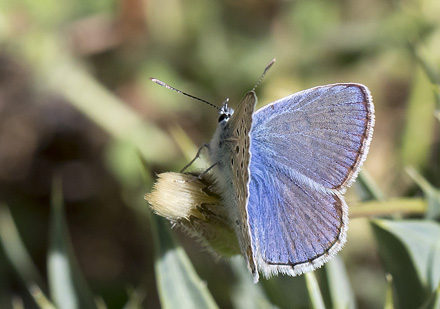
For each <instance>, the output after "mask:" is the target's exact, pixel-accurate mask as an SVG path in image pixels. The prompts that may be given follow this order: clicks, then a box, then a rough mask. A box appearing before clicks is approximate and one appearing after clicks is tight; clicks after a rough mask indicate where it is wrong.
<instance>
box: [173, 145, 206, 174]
mask: <svg viewBox="0 0 440 309" xmlns="http://www.w3.org/2000/svg"><path fill="white" fill-rule="evenodd" d="M205 147H206V148H208V149H209V145H208V144H203V145H202V146H200V148H199V150H198V151H197V154H196V156H195V157H194V159H192V160H191V161H190V162H189V163H188V164H187V165H185V166H184V167H183V168H182V170H181V171H180V172H181V173H183V172H184V171H185V170H186V169H187V168H188V167H190V166H191V165H192V164H193V163H194V161H195V160H197V159H198V158H200V153H201V152H202V150H203V148H205ZM210 169H211V167H210V168H209V169H208V170H210Z"/></svg>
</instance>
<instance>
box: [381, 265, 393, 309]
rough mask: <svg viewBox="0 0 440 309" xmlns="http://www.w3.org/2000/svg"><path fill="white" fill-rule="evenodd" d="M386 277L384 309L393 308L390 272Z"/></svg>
mask: <svg viewBox="0 0 440 309" xmlns="http://www.w3.org/2000/svg"><path fill="white" fill-rule="evenodd" d="M386 278H387V292H386V295H385V305H384V306H383V307H384V309H394V300H393V277H392V276H391V275H390V274H387V275H386Z"/></svg>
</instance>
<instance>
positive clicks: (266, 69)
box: [252, 58, 277, 91]
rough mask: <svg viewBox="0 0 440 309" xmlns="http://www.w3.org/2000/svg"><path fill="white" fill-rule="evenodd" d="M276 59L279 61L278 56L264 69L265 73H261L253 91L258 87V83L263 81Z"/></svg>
mask: <svg viewBox="0 0 440 309" xmlns="http://www.w3.org/2000/svg"><path fill="white" fill-rule="evenodd" d="M275 61H277V59H276V58H273V59H272V60H271V61H270V62H269V64H268V65H267V66H266V68H265V69H264V71H263V74H261V76H260V79H259V80H258V82H257V83H256V84H255V86H254V88H252V91H255V89H257V87H258V85H259V84H260V83H261V81H262V80H263V78H264V75H266V72H267V71H269V69H270V68H271V67H272V65H273V64H274V63H275Z"/></svg>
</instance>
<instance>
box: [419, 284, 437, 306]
mask: <svg viewBox="0 0 440 309" xmlns="http://www.w3.org/2000/svg"><path fill="white" fill-rule="evenodd" d="M421 309H440V285H439V286H438V288H437V289H436V290H435V291H434V292H433V293H432V294H431V296H430V297H429V298H428V300H427V301H426V302H425V303H424V304H423V306H422V307H421Z"/></svg>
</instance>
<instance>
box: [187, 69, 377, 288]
mask: <svg viewBox="0 0 440 309" xmlns="http://www.w3.org/2000/svg"><path fill="white" fill-rule="evenodd" d="M271 64H272V63H271ZM271 64H270V65H271ZM270 65H269V66H268V67H270ZM266 70H267V68H266ZM263 75H264V74H263ZM254 89H255V88H254ZM256 102H257V97H256V94H255V91H254V90H252V91H249V92H248V93H247V94H246V95H245V96H244V98H243V100H242V101H241V103H240V104H239V106H238V107H237V109H236V110H235V111H234V110H232V109H230V108H229V107H228V106H227V103H226V104H225V105H224V106H223V108H222V109H221V111H220V118H219V120H220V121H219V125H218V128H217V130H216V132H215V134H214V136H213V138H212V140H211V142H210V144H209V146H208V149H209V160H210V162H211V164H212V169H211V170H210V171H209V173H210V175H211V176H210V177H212V182H213V185H214V188H215V189H214V191H215V192H218V194H219V195H220V203H219V204H221V205H220V206H219V207H223V210H222V213H223V214H226V215H225V216H227V218H226V224H227V225H228V226H229V227H230V228H231V229H232V230H233V231H235V235H236V237H237V239H238V244H239V247H240V249H241V253H242V254H243V256H244V257H245V259H246V262H247V265H248V268H249V270H250V271H251V272H252V274H253V277H254V281H255V282H256V281H258V278H259V273H262V274H263V275H264V276H265V277H270V276H272V275H277V274H279V273H282V274H287V275H290V276H296V275H300V274H302V273H304V272H308V271H312V270H314V269H316V268H318V267H321V266H322V265H323V264H324V263H326V262H327V261H328V260H329V259H331V258H332V257H333V256H334V255H335V254H336V253H337V252H339V251H340V250H341V249H342V247H343V245H344V244H345V242H346V236H347V229H348V207H347V204H346V202H345V200H344V197H343V194H344V193H345V191H346V188H347V187H349V186H350V185H351V184H352V183H353V181H354V180H355V179H356V177H357V175H358V174H359V171H360V168H361V165H362V164H363V162H364V161H365V159H366V156H367V153H368V149H369V145H370V142H371V139H372V134H373V126H374V106H373V102H372V98H371V95H370V92H369V90H368V88H367V87H365V86H364V85H361V84H355V83H347V84H333V85H326V86H319V87H315V88H311V89H308V90H304V91H301V92H298V93H294V94H292V95H290V96H287V97H285V98H282V99H280V100H278V101H275V102H273V103H270V104H268V105H266V106H265V107H263V108H261V109H259V110H258V111H256V112H254V111H255V105H256ZM202 174H203V173H202ZM182 186H184V185H183V184H182ZM186 186H190V185H189V184H187V185H186Z"/></svg>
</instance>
